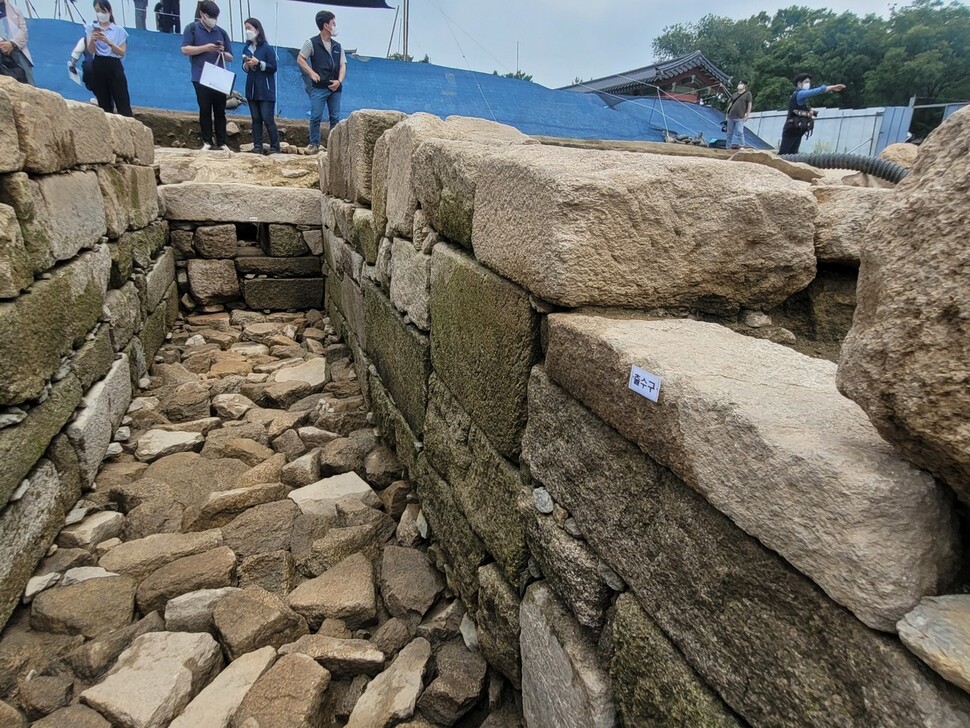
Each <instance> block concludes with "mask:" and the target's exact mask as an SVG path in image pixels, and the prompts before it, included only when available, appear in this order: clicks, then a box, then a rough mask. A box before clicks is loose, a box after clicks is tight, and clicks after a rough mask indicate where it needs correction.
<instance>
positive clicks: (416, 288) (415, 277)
mask: <svg viewBox="0 0 970 728" xmlns="http://www.w3.org/2000/svg"><path fill="white" fill-rule="evenodd" d="M390 296H391V303H393V304H394V307H395V308H396V309H397V310H398V311H400V312H401V313H403V314H405V315H406V316H407V317H408V318H409V319H411V322H412V323H413V324H414V325H415V326H417V327H418V328H419V329H421V330H422V331H429V330H430V329H431V313H430V308H429V306H430V303H431V256H430V255H428V254H427V253H425V252H423V251H421V250H418V249H417V248H416V247H415V246H414V243H412V242H411V241H410V240H404V239H403V238H394V240H393V242H392V243H391V289H390Z"/></svg>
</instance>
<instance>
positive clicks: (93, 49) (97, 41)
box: [87, 0, 132, 116]
mask: <svg viewBox="0 0 970 728" xmlns="http://www.w3.org/2000/svg"><path fill="white" fill-rule="evenodd" d="M94 17H95V20H94V21H93V22H92V23H91V25H89V26H88V29H87V45H88V53H90V54H92V55H93V56H94V59H93V60H92V61H91V88H92V90H93V91H94V95H95V96H96V97H97V99H98V106H100V107H101V108H102V109H104V111H105V112H106V113H108V114H111V113H114V112H115V111H117V113H118V114H120V115H121V116H132V113H131V99H130V98H129V96H128V79H127V78H126V77H125V68H124V66H123V65H122V64H121V59H122V58H124V57H125V53H126V52H127V50H128V31H127V30H125V29H124V28H122V27H121V26H120V25H115V16H114V14H113V13H112V12H111V3H110V2H108V0H95V1H94Z"/></svg>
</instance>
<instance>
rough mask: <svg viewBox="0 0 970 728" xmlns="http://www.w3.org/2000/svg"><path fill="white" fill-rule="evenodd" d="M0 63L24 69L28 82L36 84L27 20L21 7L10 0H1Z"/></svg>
mask: <svg viewBox="0 0 970 728" xmlns="http://www.w3.org/2000/svg"><path fill="white" fill-rule="evenodd" d="M0 54H2V55H3V56H4V58H2V59H0V63H5V62H6V63H10V62H12V63H13V64H15V65H17V66H19V67H20V68H21V69H23V74H24V76H25V78H26V81H27V83H29V84H30V85H31V86H33V85H34V61H33V59H31V57H30V51H29V50H27V21H26V20H25V19H24V14H23V13H22V12H20V8H18V7H17V6H16V5H14V4H13V3H12V2H10V0H0Z"/></svg>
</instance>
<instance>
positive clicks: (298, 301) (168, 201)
mask: <svg viewBox="0 0 970 728" xmlns="http://www.w3.org/2000/svg"><path fill="white" fill-rule="evenodd" d="M243 159H244V160H247V159H248V157H243ZM253 159H254V160H258V159H259V158H256V157H254V158H253ZM218 161H219V160H217V161H216V164H218ZM221 161H223V162H227V165H226V166H229V164H232V162H228V160H225V159H222V160H221ZM259 161H261V160H259ZM187 162H188V160H187V159H186V158H181V157H178V156H173V155H171V154H165V155H163V156H162V157H161V160H160V169H159V176H160V177H161V179H162V181H163V182H165V181H166V180H170V181H173V182H175V183H173V184H163V185H162V186H161V187H160V188H159V198H160V200H161V203H162V208H163V211H164V215H165V217H166V218H167V219H168V220H169V221H170V226H171V232H170V236H171V245H172V250H173V253H174V258H175V266H176V268H177V276H176V277H177V281H178V288H179V294H180V300H181V303H182V307H183V309H185V310H186V311H195V310H198V311H199V312H202V313H213V312H217V311H223V310H225V309H226V308H230V309H232V308H243V307H248V308H251V309H254V310H257V311H259V310H262V311H284V310H307V309H314V308H320V307H321V306H322V305H323V276H322V270H321V258H320V255H321V254H322V252H323V241H322V231H321V220H322V218H321V204H320V194H319V192H318V191H317V190H316V189H306V188H304V187H276V186H271V185H272V182H273V180H271V179H266V178H262V177H260V178H259V179H258V181H259V184H252V183H247V182H196V181H182V180H194V179H195V174H196V173H197V170H196V169H194V168H190V167H189V166H187ZM235 166H236V167H237V168H242V169H243V170H246V169H247V167H246V165H245V164H244V163H242V162H239V163H236V164H235ZM254 169H255V168H254V167H252V166H250V167H249V168H248V170H249V171H250V172H251V173H252V172H254ZM298 171H299V170H298ZM253 176H254V177H256V176H257V175H255V174H254V175H253Z"/></svg>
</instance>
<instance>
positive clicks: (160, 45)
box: [28, 20, 768, 148]
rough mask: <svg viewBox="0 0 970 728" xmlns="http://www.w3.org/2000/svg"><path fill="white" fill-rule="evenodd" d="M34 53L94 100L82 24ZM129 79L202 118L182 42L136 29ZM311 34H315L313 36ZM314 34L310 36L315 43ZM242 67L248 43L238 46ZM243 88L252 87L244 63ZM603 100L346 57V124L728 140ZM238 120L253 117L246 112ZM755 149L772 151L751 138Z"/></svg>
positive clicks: (424, 66)
mask: <svg viewBox="0 0 970 728" xmlns="http://www.w3.org/2000/svg"><path fill="white" fill-rule="evenodd" d="M28 23H29V31H30V50H31V53H32V54H33V57H34V62H35V64H36V65H35V69H34V73H35V77H36V79H37V84H38V85H39V86H42V87H44V88H49V89H52V90H54V91H57V92H58V93H59V94H62V95H63V96H65V97H67V98H71V99H77V100H80V101H87V100H88V99H89V98H90V97H91V94H90V93H89V92H88V90H87V89H86V88H84V87H83V86H78V85H76V84H74V83H72V82H71V80H70V79H69V78H68V75H67V61H68V57H69V55H70V52H71V49H72V48H73V47H74V44H75V43H76V42H77V40H78V39H79V38H80V37H81V35H82V34H83V29H82V27H81V26H80V25H77V24H73V23H70V22H68V21H64V20H29V21H28ZM128 32H129V34H130V37H129V40H128V54H127V56H126V57H125V61H124V64H125V73H126V74H127V77H128V87H129V90H130V92H131V102H132V105H134V106H145V107H154V108H160V109H169V110H174V111H197V110H198V106H197V105H196V99H195V92H194V90H193V88H192V83H191V80H190V75H189V59H188V58H187V57H186V56H183V55H182V54H181V51H180V47H181V36H180V35H171V34H164V33H156V32H152V31H146V30H135V29H128ZM310 32H312V30H311V31H310ZM310 32H308V33H307V36H308V37H309V35H310ZM232 50H233V54H234V55H235V57H236V59H239V58H240V57H241V55H242V43H234V44H233V49H232ZM278 53H279V60H280V62H279V71H278V72H277V91H278V93H277V96H278V99H279V102H278V103H279V115H280V116H281V117H283V118H290V119H304V118H307V117H308V115H309V101H308V99H307V95H306V91H305V89H304V84H303V79H302V76H301V73H300V69H299V67H298V66H297V65H296V54H297V51H296V49H292V48H279V49H278ZM230 70H235V71H236V73H237V74H238V77H237V81H236V88H237V89H238V90H243V89H244V88H245V83H244V80H243V79H242V75H243V72H242V70H241V67H240V65H239V63H238V60H237V62H236V63H233V64H230ZM610 101H611V104H612V108H611V104H607V103H606V102H605V101H604V100H603V99H601V98H600V97H599V96H598V95H596V94H584V93H576V92H571V91H557V90H553V89H548V88H546V87H544V86H540V85H539V84H536V83H531V82H529V81H519V80H515V79H510V78H504V77H501V76H495V75H491V74H487V73H476V72H472V71H466V70H461V69H457V68H447V67H444V66H436V65H434V64H430V63H406V62H403V61H390V60H386V59H383V58H365V57H353V56H351V57H348V59H347V81H346V84H345V88H344V92H343V99H342V107H341V117H342V118H345V117H346V116H347V115H348V114H349V113H350V112H351V111H355V110H357V109H394V110H397V111H403V112H405V113H414V112H416V111H425V112H428V113H431V114H436V115H438V116H441V117H445V116H451V115H461V116H475V117H481V118H484V119H493V120H495V121H499V122H501V123H503V124H509V125H511V126H514V127H516V128H517V129H519V130H520V131H522V132H524V133H525V134H537V135H545V136H556V137H571V138H576V139H617V140H641V141H663V134H664V130H665V129H669V130H670V131H671V132H674V133H677V134H686V135H688V136H694V135H695V134H697V132H699V131H700V132H702V133H703V135H704V138H705V139H707V140H708V141H713V140H715V139H721V138H723V137H724V135H723V133H722V132H721V130H720V123H721V119H722V118H723V114H722V113H721V112H720V111H717V110H715V109H710V108H707V107H704V106H700V105H698V104H689V103H684V102H679V101H672V100H669V101H668V100H659V99H655V98H644V97H625V98H624V99H622V100H619V101H617V99H615V98H614V99H611V100H610ZM236 113H242V114H248V110H247V109H246V107H244V106H243V107H240V109H238V110H237V112H236ZM747 141H748V144H749V145H751V146H755V147H757V148H768V145H767V144H765V143H764V142H762V141H761V140H760V139H758V138H757V137H755V136H754V135H753V134H749V135H748V140H747Z"/></svg>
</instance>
